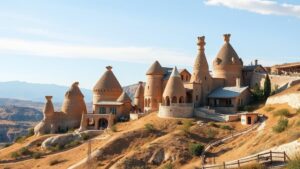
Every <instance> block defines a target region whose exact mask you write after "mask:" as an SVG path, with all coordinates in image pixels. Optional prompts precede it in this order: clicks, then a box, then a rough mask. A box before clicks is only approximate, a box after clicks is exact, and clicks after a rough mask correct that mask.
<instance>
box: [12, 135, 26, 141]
mask: <svg viewBox="0 0 300 169" xmlns="http://www.w3.org/2000/svg"><path fill="white" fill-rule="evenodd" d="M25 139H26V137H25V136H18V137H16V138H15V141H14V142H15V143H22V142H23V141H24V140H25Z"/></svg>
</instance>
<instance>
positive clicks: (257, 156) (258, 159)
mask: <svg viewBox="0 0 300 169" xmlns="http://www.w3.org/2000/svg"><path fill="white" fill-rule="evenodd" d="M257 163H259V154H257Z"/></svg>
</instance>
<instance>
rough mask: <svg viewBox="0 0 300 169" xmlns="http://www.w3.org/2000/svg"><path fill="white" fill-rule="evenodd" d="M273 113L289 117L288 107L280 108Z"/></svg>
mask: <svg viewBox="0 0 300 169" xmlns="http://www.w3.org/2000/svg"><path fill="white" fill-rule="evenodd" d="M273 115H274V116H275V117H276V116H281V117H287V118H289V117H291V113H290V111H289V110H288V109H280V110H277V111H275V112H274V113H273Z"/></svg>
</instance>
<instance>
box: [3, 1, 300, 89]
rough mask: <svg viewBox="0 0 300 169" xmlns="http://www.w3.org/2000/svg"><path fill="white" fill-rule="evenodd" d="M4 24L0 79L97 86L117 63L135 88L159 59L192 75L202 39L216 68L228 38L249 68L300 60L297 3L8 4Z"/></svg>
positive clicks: (123, 81) (123, 78)
mask: <svg viewBox="0 0 300 169" xmlns="http://www.w3.org/2000/svg"><path fill="white" fill-rule="evenodd" d="M0 20H1V22H0V63H1V66H0V72H1V73H0V81H11V80H19V81H27V82H38V83H53V84H59V85H67V86H69V85H70V84H72V82H74V81H79V82H80V84H81V86H82V87H85V88H92V86H93V85H94V84H95V83H96V81H97V80H98V79H99V78H100V76H101V74H102V73H103V72H104V71H105V66H107V65H112V66H113V68H114V69H113V71H114V73H115V75H116V76H117V78H118V79H119V81H120V83H121V84H122V85H128V84H133V83H136V82H138V81H139V80H145V72H146V70H147V68H148V67H149V66H150V65H151V64H152V62H154V61H155V60H159V61H160V62H161V64H162V65H163V66H172V67H173V66H175V65H177V66H178V67H179V68H182V67H185V68H188V69H189V70H192V65H193V62H194V59H195V56H196V54H197V46H196V37H197V36H201V35H205V36H206V55H207V58H208V62H209V64H211V63H212V60H213V58H214V57H215V55H216V53H217V52H218V50H219V49H220V47H221V45H222V44H223V38H222V34H224V33H231V34H232V37H231V44H232V45H233V47H234V48H235V50H236V51H237V53H238V54H239V56H240V57H241V58H242V59H243V60H244V63H245V64H250V62H251V61H252V60H254V59H258V60H259V62H261V63H263V64H264V65H272V64H280V63H285V62H295V61H300V47H299V39H300V2H299V1H296V0H294V1H292V0H289V1H283V0H280V1H269V0H243V1H239V0H204V1H202V0H185V1H182V0H148V1H141V0H127V1H124V0H113V1H112V0H89V1H82V0H64V1H61V0H41V1H36V0H26V1H23V0H9V1H1V2H0ZM210 68H212V67H210Z"/></svg>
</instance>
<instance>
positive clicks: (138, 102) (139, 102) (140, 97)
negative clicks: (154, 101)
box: [133, 82, 144, 111]
mask: <svg viewBox="0 0 300 169" xmlns="http://www.w3.org/2000/svg"><path fill="white" fill-rule="evenodd" d="M133 104H134V106H136V107H137V108H138V110H140V111H144V86H143V82H139V84H138V87H137V89H136V91H135V94H134V101H133Z"/></svg>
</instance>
